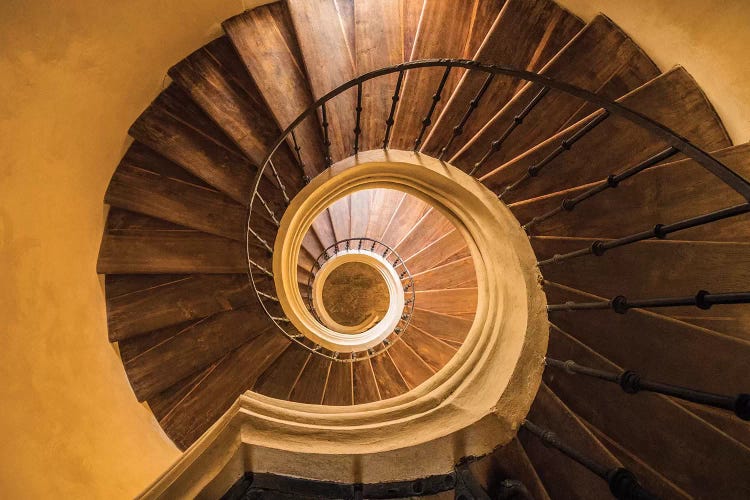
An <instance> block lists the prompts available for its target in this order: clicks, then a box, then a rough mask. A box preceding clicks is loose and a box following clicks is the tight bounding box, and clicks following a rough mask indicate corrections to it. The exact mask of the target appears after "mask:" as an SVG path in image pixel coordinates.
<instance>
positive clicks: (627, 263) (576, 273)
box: [532, 238, 750, 341]
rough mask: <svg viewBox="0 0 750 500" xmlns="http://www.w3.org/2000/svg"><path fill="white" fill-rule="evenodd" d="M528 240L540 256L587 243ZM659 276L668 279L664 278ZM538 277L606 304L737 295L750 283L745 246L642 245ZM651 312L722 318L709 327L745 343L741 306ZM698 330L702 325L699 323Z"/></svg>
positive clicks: (746, 315) (745, 316)
mask: <svg viewBox="0 0 750 500" xmlns="http://www.w3.org/2000/svg"><path fill="white" fill-rule="evenodd" d="M532 241H533V245H534V248H535V250H536V251H537V254H538V255H540V256H552V255H554V254H557V253H563V252H567V251H570V250H573V249H578V248H584V247H586V246H587V245H591V243H592V242H593V240H587V239H568V238H534V239H533V240H532ZM623 270H627V272H622V271H623ZM665 273H668V276H669V278H668V279H664V276H665ZM544 276H545V278H547V279H548V280H550V281H554V282H557V283H560V284H562V285H567V286H570V287H573V288H576V289H579V290H582V291H585V292H589V293H592V294H596V295H598V296H600V297H606V298H607V300H609V299H611V298H613V297H615V296H617V295H624V296H626V297H629V298H631V299H635V298H641V299H645V298H655V297H681V296H692V295H695V294H696V293H697V292H698V290H710V291H712V292H714V293H721V292H732V291H742V290H745V289H746V288H747V283H748V280H749V279H750V243H718V242H697V241H664V240H659V241H642V242H638V243H633V244H631V245H628V246H627V247H625V248H621V249H618V250H615V251H612V252H611V253H609V252H608V253H605V254H604V255H602V256H601V257H594V256H585V257H580V258H577V259H570V260H569V261H568V262H564V263H560V264H557V265H555V264H550V265H547V266H544ZM654 311H655V312H658V313H659V314H663V315H665V316H671V317H673V318H679V319H681V320H683V321H688V322H690V321H691V319H692V318H695V319H696V320H699V321H701V320H708V319H710V318H723V320H721V321H719V320H716V322H715V324H714V328H712V329H714V330H716V331H719V332H722V333H725V334H727V335H731V336H734V337H737V338H739V339H744V340H746V341H750V334H749V333H748V331H747V324H748V321H750V311H748V307H747V306H746V305H744V304H726V305H717V306H715V307H712V308H711V309H708V310H703V309H699V308H697V307H694V306H692V307H688V306H685V307H663V308H658V310H657V309H654ZM592 312H593V311H592ZM595 314H596V313H595ZM700 326H705V323H703V322H702V321H701V322H700Z"/></svg>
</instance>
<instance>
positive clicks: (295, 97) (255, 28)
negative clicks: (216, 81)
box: [222, 2, 326, 177]
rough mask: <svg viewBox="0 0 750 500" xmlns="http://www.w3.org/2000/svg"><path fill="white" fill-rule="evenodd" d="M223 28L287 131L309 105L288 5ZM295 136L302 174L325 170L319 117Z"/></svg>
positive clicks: (257, 12) (227, 23) (237, 19)
mask: <svg viewBox="0 0 750 500" xmlns="http://www.w3.org/2000/svg"><path fill="white" fill-rule="evenodd" d="M222 26H223V27H224V30H225V31H226V33H227V35H228V36H229V39H230V40H231V41H232V44H233V45H234V47H235V49H236V50H237V53H238V54H239V56H240V58H241V59H242V61H243V62H244V63H245V67H246V68H247V71H248V73H249V74H250V75H251V76H252V77H253V81H254V82H255V84H256V85H257V87H258V90H259V91H260V93H261V95H262V96H263V98H264V100H265V102H266V104H267V105H268V109H269V111H270V112H271V113H272V114H273V116H274V118H275V120H276V123H277V124H278V126H279V129H281V130H283V129H285V128H286V127H288V126H289V125H290V124H291V123H292V122H293V121H294V120H295V119H296V118H297V116H298V115H300V114H301V113H302V112H303V111H305V110H306V109H307V108H308V107H309V106H310V105H311V104H312V102H313V98H312V94H311V92H310V88H309V85H308V83H307V74H306V73H305V67H304V63H303V62H302V54H301V53H300V50H299V46H298V44H297V38H296V35H295V33H294V28H293V26H292V21H291V18H290V17H289V11H288V9H287V6H286V3H284V2H275V3H272V4H268V5H262V6H260V7H256V8H255V9H252V10H249V11H245V12H243V13H242V14H240V15H238V16H235V17H232V18H230V19H228V20H226V21H224V22H223V23H222ZM294 134H295V137H294V138H292V137H289V138H288V142H289V143H290V146H292V147H294V141H295V140H296V143H297V147H299V148H300V150H299V154H300V156H301V158H302V163H303V165H304V167H305V172H306V173H307V175H308V176H309V177H314V176H315V175H316V174H317V173H318V172H321V171H322V170H324V169H325V168H326V165H325V163H324V161H323V160H324V158H323V155H322V154H321V153H322V151H323V139H322V137H321V131H320V124H319V123H318V121H317V117H315V116H313V117H312V118H310V119H307V120H305V121H304V122H302V123H301V124H300V125H299V126H298V127H297V128H295V130H294Z"/></svg>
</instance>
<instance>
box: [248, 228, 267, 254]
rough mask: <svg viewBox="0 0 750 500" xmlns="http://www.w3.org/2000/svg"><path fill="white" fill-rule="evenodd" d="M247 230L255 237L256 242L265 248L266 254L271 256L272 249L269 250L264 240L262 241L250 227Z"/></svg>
mask: <svg viewBox="0 0 750 500" xmlns="http://www.w3.org/2000/svg"><path fill="white" fill-rule="evenodd" d="M247 230H248V231H249V232H250V234H252V235H253V236H254V237H255V239H256V240H258V241H259V242H260V244H261V245H263V246H264V247H265V249H266V250H268V253H270V254H273V248H271V247H270V246H269V245H268V242H266V240H264V239H263V238H262V237H261V236H260V235H259V234H258V233H256V232H255V230H254V229H253V228H252V227H250V226H248V227H247Z"/></svg>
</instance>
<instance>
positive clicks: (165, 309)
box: [107, 274, 253, 342]
mask: <svg viewBox="0 0 750 500" xmlns="http://www.w3.org/2000/svg"><path fill="white" fill-rule="evenodd" d="M250 288H251V286H250V283H249V281H248V279H247V274H214V275H201V274H194V275H187V276H185V277H184V278H183V279H180V280H178V281H173V282H169V283H165V284H163V285H159V286H154V287H149V288H146V289H144V290H139V291H135V292H132V293H129V294H125V295H122V296H118V297H110V296H109V294H108V297H107V326H108V327H109V339H110V342H116V341H118V340H121V339H124V338H127V337H132V336H134V335H138V334H142V333H146V332H150V331H152V330H156V329H158V328H163V327H165V326H170V325H174V324H177V323H181V322H183V321H189V320H194V319H199V318H205V317H206V316H210V315H212V314H214V313H217V312H220V311H228V310H231V309H236V308H238V307H242V306H245V305H247V304H248V303H250V300H251V298H252V295H253V292H251V290H250Z"/></svg>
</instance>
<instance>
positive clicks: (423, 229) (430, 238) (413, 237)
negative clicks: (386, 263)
mask: <svg viewBox="0 0 750 500" xmlns="http://www.w3.org/2000/svg"><path fill="white" fill-rule="evenodd" d="M453 230H455V226H454V225H453V223H451V221H449V220H448V219H447V218H446V217H445V216H444V215H443V214H442V213H441V212H440V211H439V210H435V209H430V210H429V211H428V212H427V213H426V214H425V216H424V217H422V218H421V219H420V220H419V222H417V224H415V225H414V226H413V227H412V228H411V229H410V230H409V232H408V233H407V234H406V235H405V236H404V237H403V239H402V240H401V241H399V242H398V244H397V245H396V248H395V250H396V252H398V254H399V255H400V256H401V258H402V259H408V258H409V257H411V256H412V255H414V254H416V253H417V252H419V251H420V250H422V249H423V248H425V247H426V246H428V245H430V244H431V243H433V242H435V241H437V240H439V239H440V238H442V237H443V236H445V235H446V234H448V233H449V232H451V231H453Z"/></svg>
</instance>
